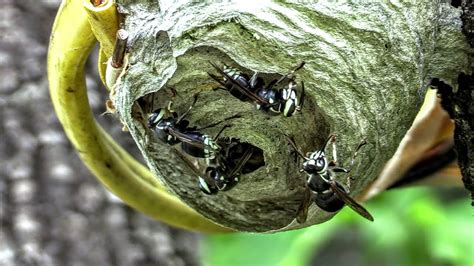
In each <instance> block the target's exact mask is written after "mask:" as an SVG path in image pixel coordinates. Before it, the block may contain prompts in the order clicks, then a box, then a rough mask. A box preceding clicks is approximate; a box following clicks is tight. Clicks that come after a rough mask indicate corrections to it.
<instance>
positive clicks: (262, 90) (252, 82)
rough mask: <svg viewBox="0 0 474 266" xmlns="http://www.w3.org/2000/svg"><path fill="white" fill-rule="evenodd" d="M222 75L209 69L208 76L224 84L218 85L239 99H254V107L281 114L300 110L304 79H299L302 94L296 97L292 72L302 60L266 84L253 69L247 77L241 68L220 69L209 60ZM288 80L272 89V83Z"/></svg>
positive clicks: (302, 101) (300, 65) (302, 99)
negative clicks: (287, 71)
mask: <svg viewBox="0 0 474 266" xmlns="http://www.w3.org/2000/svg"><path fill="white" fill-rule="evenodd" d="M209 63H210V64H211V65H212V66H213V67H214V68H215V69H216V70H217V71H218V72H219V74H220V75H221V76H222V78H223V79H222V78H219V77H218V76H216V75H214V74H211V73H208V74H209V76H211V78H213V79H214V80H216V81H217V82H219V83H220V84H221V85H222V86H223V87H219V88H217V89H223V90H226V91H228V92H229V93H230V94H231V95H232V96H234V97H236V98H237V99H239V100H241V101H248V102H254V103H255V104H256V107H257V109H259V110H262V111H263V112H265V113H270V114H280V113H282V114H283V115H284V116H287V117H289V116H292V115H293V114H294V113H295V112H297V111H301V109H302V108H303V103H304V96H305V92H304V83H303V81H301V96H300V99H299V103H298V99H297V93H296V87H297V83H296V81H295V75H294V73H295V72H296V71H297V70H299V69H301V68H302V67H303V66H304V65H305V62H301V63H300V64H299V65H298V67H296V68H295V69H294V70H292V71H290V72H289V73H287V74H286V75H284V76H282V77H281V78H280V79H278V80H277V79H274V80H272V81H271V82H270V83H268V85H266V86H265V81H264V80H263V79H262V78H261V77H258V73H257V72H255V73H254V74H253V76H252V77H251V78H250V79H249V77H248V75H246V74H244V73H242V72H240V71H239V70H237V69H235V68H230V67H227V66H224V68H223V69H221V68H219V67H218V66H217V65H215V64H214V63H212V62H209ZM286 79H287V80H288V86H287V87H286V88H283V89H279V90H277V89H275V87H276V86H277V85H278V84H280V83H281V82H282V81H284V80H286Z"/></svg>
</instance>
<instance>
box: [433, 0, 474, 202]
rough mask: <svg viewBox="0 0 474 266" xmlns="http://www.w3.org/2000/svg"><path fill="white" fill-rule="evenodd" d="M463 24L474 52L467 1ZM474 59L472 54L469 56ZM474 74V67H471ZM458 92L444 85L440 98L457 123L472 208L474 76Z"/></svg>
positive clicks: (472, 6)
mask: <svg viewBox="0 0 474 266" xmlns="http://www.w3.org/2000/svg"><path fill="white" fill-rule="evenodd" d="M461 9H462V12H463V13H462V15H461V20H462V22H463V27H462V32H463V33H464V35H465V36H466V39H467V41H468V43H469V44H470V46H471V47H472V48H474V3H473V1H472V0H463V1H462V3H461ZM469 56H470V58H471V59H472V58H473V56H472V52H471V54H470V55H469ZM471 71H472V67H471ZM458 84H459V86H458V88H457V89H455V90H453V88H452V87H450V86H446V85H445V84H440V85H441V90H440V95H441V97H442V104H443V107H444V108H445V109H446V110H447V111H448V113H449V114H450V116H451V118H452V119H454V121H455V124H456V128H455V131H454V142H455V147H456V152H457V157H458V162H459V166H460V167H461V173H462V175H463V178H462V180H463V182H464V186H465V187H466V189H467V190H469V191H470V192H471V205H472V206H474V135H473V132H474V76H472V75H466V74H463V73H461V74H460V75H459V77H458Z"/></svg>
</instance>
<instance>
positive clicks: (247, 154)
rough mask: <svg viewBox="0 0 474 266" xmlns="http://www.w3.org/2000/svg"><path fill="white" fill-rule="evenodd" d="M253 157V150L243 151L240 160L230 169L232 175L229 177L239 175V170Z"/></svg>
mask: <svg viewBox="0 0 474 266" xmlns="http://www.w3.org/2000/svg"><path fill="white" fill-rule="evenodd" d="M252 155H253V148H252V147H250V148H248V149H247V150H245V152H244V154H243V155H242V157H241V158H240V160H239V161H238V162H237V164H236V165H235V167H234V169H232V173H231V174H230V177H231V178H233V177H234V176H235V175H236V174H237V173H240V170H242V167H244V165H245V164H246V163H247V162H248V160H250V158H251V157H252Z"/></svg>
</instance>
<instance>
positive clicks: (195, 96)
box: [176, 93, 199, 124]
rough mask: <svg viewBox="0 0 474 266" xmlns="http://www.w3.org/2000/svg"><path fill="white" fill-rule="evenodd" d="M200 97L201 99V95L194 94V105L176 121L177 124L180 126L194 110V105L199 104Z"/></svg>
mask: <svg viewBox="0 0 474 266" xmlns="http://www.w3.org/2000/svg"><path fill="white" fill-rule="evenodd" d="M198 97H199V93H196V94H194V100H193V103H192V104H191V106H189V108H188V110H186V112H184V113H183V114H182V115H181V116H180V117H179V118H178V120H176V124H179V122H181V121H182V120H183V119H184V118H185V117H186V116H187V115H188V114H189V112H190V111H191V109H193V107H194V105H195V104H196V102H197V100H198Z"/></svg>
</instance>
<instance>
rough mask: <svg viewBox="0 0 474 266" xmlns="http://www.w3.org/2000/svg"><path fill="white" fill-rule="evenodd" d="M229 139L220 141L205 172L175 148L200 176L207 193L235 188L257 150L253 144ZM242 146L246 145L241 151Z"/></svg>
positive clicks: (200, 182)
mask: <svg viewBox="0 0 474 266" xmlns="http://www.w3.org/2000/svg"><path fill="white" fill-rule="evenodd" d="M229 140H230V141H226V142H225V143H219V145H220V146H221V149H220V150H219V153H218V154H217V156H216V157H215V158H214V159H210V160H207V167H206V169H205V171H204V173H203V171H200V170H199V167H198V166H196V165H195V164H193V163H192V162H191V161H190V160H189V159H188V158H186V157H185V156H184V155H183V154H181V153H179V152H178V151H177V150H175V152H176V154H177V155H178V156H179V157H181V159H182V160H183V161H184V162H185V163H186V164H187V165H188V167H189V168H191V170H193V172H194V173H195V174H196V175H197V176H198V186H199V189H201V191H202V192H203V193H205V194H208V195H213V194H216V193H217V192H219V191H226V190H229V189H231V188H233V187H234V186H235V185H236V184H237V183H238V182H239V181H240V175H241V174H242V173H243V172H244V170H245V168H244V167H246V165H247V163H249V161H250V159H251V158H252V156H253V155H254V154H255V151H256V150H255V148H254V147H253V146H252V145H244V146H242V145H240V144H241V143H240V142H238V141H237V140H236V139H229ZM241 147H245V148H244V150H243V151H242V152H240V151H239V150H240V148H241ZM244 173H245V172H244Z"/></svg>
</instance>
